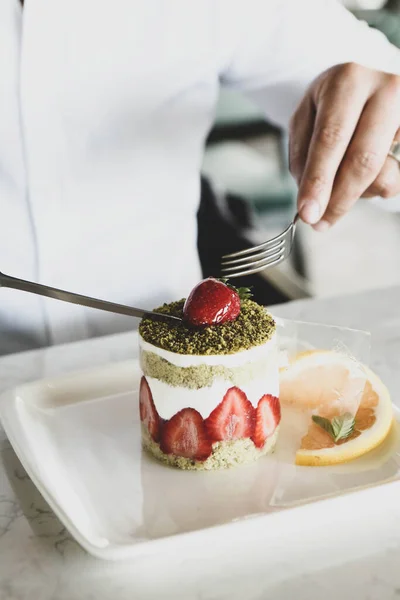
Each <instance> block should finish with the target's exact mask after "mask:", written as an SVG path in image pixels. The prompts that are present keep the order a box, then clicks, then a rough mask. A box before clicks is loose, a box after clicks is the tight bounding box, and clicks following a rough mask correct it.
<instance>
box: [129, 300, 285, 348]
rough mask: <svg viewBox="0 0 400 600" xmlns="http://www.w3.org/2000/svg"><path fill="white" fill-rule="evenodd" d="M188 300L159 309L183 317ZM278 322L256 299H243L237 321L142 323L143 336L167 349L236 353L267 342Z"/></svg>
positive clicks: (145, 321) (147, 340) (164, 312)
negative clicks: (199, 324) (205, 324)
mask: <svg viewBox="0 0 400 600" xmlns="http://www.w3.org/2000/svg"><path fill="white" fill-rule="evenodd" d="M184 303H185V300H184V299H183V300H179V301H177V302H171V303H170V304H164V305H163V306H161V307H159V308H157V309H156V311H157V312H160V313H163V314H169V315H174V316H176V317H183V305H184ZM275 328H276V325H275V321H274V319H273V318H272V316H271V315H270V314H269V313H268V312H266V311H265V309H264V308H263V307H262V306H260V305H259V304H257V303H256V302H254V301H253V300H243V301H242V303H241V310H240V313H239V315H238V317H237V318H236V319H235V320H234V321H229V322H226V323H222V324H221V325H211V326H210V327H203V328H195V327H191V326H190V325H188V324H186V323H185V322H182V323H176V324H175V323H172V322H168V321H163V320H155V319H151V318H145V319H143V320H142V322H141V323H140V326H139V333H140V335H141V336H142V338H143V339H144V340H145V341H146V342H149V343H150V344H153V345H154V346H157V347H158V348H162V349H163V350H169V351H170V352H176V353H177V354H198V355H207V354H208V355H210V354H234V353H236V352H240V351H241V350H248V349H250V348H253V347H254V346H259V345H261V344H264V343H265V342H267V341H268V340H269V339H270V338H271V337H272V335H273V333H274V331H275Z"/></svg>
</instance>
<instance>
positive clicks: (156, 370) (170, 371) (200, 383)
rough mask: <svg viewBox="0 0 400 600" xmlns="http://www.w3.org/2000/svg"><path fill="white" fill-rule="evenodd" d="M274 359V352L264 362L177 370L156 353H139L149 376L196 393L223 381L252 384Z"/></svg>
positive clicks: (142, 351) (141, 362) (145, 373)
mask: <svg viewBox="0 0 400 600" xmlns="http://www.w3.org/2000/svg"><path fill="white" fill-rule="evenodd" d="M275 359H276V353H273V354H268V355H267V357H266V358H263V359H262V360H258V361H255V362H251V363H247V364H245V365H241V366H238V367H234V368H228V367H224V366H223V365H205V364H203V365H196V366H191V367H177V366H176V365H173V364H171V363H170V362H168V361H167V360H165V358H162V357H160V356H157V354H154V353H153V352H146V351H144V350H141V351H140V366H141V369H142V371H143V373H144V375H145V376H146V377H153V378H154V379H158V380H159V381H163V382H164V383H167V384H168V385H171V386H173V387H185V388H188V389H193V390H199V389H201V388H204V387H210V386H211V385H212V384H213V383H214V381H215V379H223V380H225V381H229V382H231V383H232V385H237V386H239V387H240V386H241V385H246V383H248V382H249V381H253V380H254V379H255V378H260V377H262V376H263V375H265V373H267V372H268V368H269V365H270V364H271V361H272V360H275Z"/></svg>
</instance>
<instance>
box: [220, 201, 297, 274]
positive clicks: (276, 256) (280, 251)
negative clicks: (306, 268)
mask: <svg viewBox="0 0 400 600" xmlns="http://www.w3.org/2000/svg"><path fill="white" fill-rule="evenodd" d="M298 220H299V215H298V213H297V214H296V215H295V217H294V219H293V221H292V223H291V224H290V225H289V226H288V227H287V228H286V229H285V230H284V231H282V233H280V234H279V235H277V236H275V237H274V238H272V239H270V240H267V241H266V242H264V243H263V244H259V245H258V246H253V247H252V248H247V249H246V250H241V251H240V252H233V253H232V254H225V255H224V256H223V257H222V262H221V272H222V274H223V275H225V276H226V277H229V278H233V277H243V276H244V275H253V274H254V273H259V272H260V271H263V270H264V269H267V268H269V267H273V266H275V265H278V264H279V263H281V262H282V261H283V260H285V259H286V258H287V257H288V256H289V254H290V253H291V251H292V248H293V238H294V234H295V230H296V223H297V221H298Z"/></svg>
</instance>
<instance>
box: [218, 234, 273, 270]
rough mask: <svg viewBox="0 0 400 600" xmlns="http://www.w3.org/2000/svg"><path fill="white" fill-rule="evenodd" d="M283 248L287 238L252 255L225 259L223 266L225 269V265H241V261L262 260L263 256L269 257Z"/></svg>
mask: <svg viewBox="0 0 400 600" xmlns="http://www.w3.org/2000/svg"><path fill="white" fill-rule="evenodd" d="M283 248H285V240H281V241H280V242H279V243H278V244H276V245H275V246H271V248H268V250H264V251H263V252H258V253H256V254H254V255H252V256H242V257H241V258H235V259H233V260H223V261H222V263H221V266H222V268H224V269H225V267H230V266H233V265H240V264H241V263H249V262H251V261H255V260H261V259H262V258H268V257H269V256H271V255H273V254H275V253H276V252H277V251H279V250H281V249H283Z"/></svg>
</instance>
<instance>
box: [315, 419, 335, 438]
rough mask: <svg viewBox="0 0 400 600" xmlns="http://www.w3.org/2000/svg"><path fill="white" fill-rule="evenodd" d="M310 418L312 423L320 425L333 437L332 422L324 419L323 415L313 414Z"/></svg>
mask: <svg viewBox="0 0 400 600" xmlns="http://www.w3.org/2000/svg"><path fill="white" fill-rule="evenodd" d="M312 420H313V421H314V423H316V424H317V425H319V426H320V427H322V429H325V431H327V432H328V433H329V435H330V436H331V437H332V438H333V439H335V433H334V431H333V429H332V424H331V422H330V420H329V419H325V417H320V416H318V415H313V416H312Z"/></svg>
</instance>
